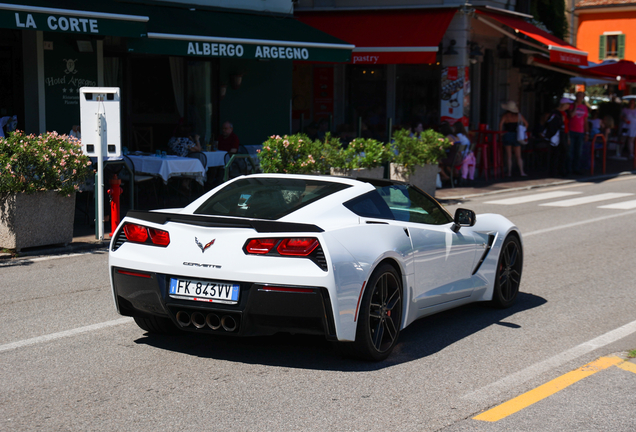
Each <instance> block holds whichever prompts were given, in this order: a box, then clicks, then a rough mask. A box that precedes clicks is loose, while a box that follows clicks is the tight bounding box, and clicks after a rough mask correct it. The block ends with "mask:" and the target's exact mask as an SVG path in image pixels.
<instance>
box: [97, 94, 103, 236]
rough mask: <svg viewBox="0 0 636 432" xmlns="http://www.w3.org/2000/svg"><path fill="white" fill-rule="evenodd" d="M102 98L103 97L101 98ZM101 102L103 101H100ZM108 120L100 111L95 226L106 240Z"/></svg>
mask: <svg viewBox="0 0 636 432" xmlns="http://www.w3.org/2000/svg"><path fill="white" fill-rule="evenodd" d="M100 98H101V97H100ZM100 100H101V99H100ZM105 122H106V118H105V117H104V114H103V113H102V112H101V106H100V109H99V110H98V111H97V132H98V134H99V144H98V147H99V148H98V149H97V183H96V184H95V187H96V188H97V194H96V195H95V196H96V199H97V214H96V215H95V225H99V227H98V228H97V239H98V240H100V241H101V240H104V152H103V150H104V148H106V130H105V128H104V126H105Z"/></svg>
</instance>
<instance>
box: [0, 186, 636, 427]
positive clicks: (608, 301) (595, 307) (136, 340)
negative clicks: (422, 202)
mask: <svg viewBox="0 0 636 432" xmlns="http://www.w3.org/2000/svg"><path fill="white" fill-rule="evenodd" d="M547 192H556V193H557V194H559V195H562V196H560V197H555V196H556V195H553V197H552V198H544V199H541V200H536V201H529V202H525V203H517V204H510V203H507V204H504V203H501V202H499V203H497V202H495V203H493V202H492V201H501V200H503V199H508V198H516V197H524V198H526V197H531V196H532V197H536V196H538V194H542V193H547ZM565 193H568V195H565ZM606 193H613V194H632V195H610V196H608V195H605V196H604V197H605V198H607V199H604V200H602V201H597V202H587V203H582V204H578V205H574V206H565V204H562V205H560V206H555V205H543V204H554V203H555V202H558V201H562V200H568V199H572V198H583V197H592V196H597V195H600V194H606ZM526 199H528V198H526ZM597 199H600V198H597ZM634 200H636V178H634V177H632V176H628V177H622V178H619V179H616V180H611V181H605V182H601V183H598V184H586V183H581V184H578V183H577V184H572V185H567V186H563V187H560V188H550V189H539V190H531V191H524V192H514V193H509V194H498V195H496V196H486V197H480V198H475V199H471V200H467V201H465V202H461V203H460V202H449V203H447V204H448V207H449V209H450V210H451V211H452V210H454V209H455V208H457V207H467V208H472V209H474V210H475V211H476V212H477V213H478V214H479V213H485V212H494V213H501V214H504V215H505V216H507V217H508V218H510V219H511V220H512V221H513V222H514V223H516V224H517V226H519V227H520V229H521V231H522V233H524V247H525V263H524V274H523V279H522V286H521V290H522V293H521V294H520V297H519V301H518V303H517V304H516V305H515V306H514V307H512V308H511V309H508V310H503V311H500V310H493V309H489V308H487V307H483V306H481V305H469V306H466V307H462V308H459V309H456V310H453V311H449V312H445V313H441V314H438V315H436V316H433V317H428V318H425V319H423V320H420V321H418V322H416V323H414V324H412V325H411V326H410V327H409V328H407V329H406V330H405V331H404V332H403V333H402V335H401V338H400V342H399V345H398V346H397V349H396V350H395V352H394V354H393V355H392V356H391V357H390V358H389V359H388V360H387V361H386V362H383V363H380V364H371V363H363V362H357V361H352V360H347V359H342V358H340V357H339V356H338V354H337V353H336V352H335V351H334V350H333V348H332V346H331V345H330V344H329V343H328V342H326V341H325V340H324V338H321V337H308V336H292V335H278V336H274V337H263V338H250V339H230V338H227V339H226V338H214V337H199V336H196V337H195V336H194V335H189V334H185V335H182V336H173V337H154V336H148V335H146V334H145V333H144V332H143V331H142V330H141V329H139V328H138V327H137V326H136V325H135V324H134V322H133V321H132V319H129V318H122V317H121V316H119V315H117V314H116V313H115V309H114V305H113V300H112V296H111V293H110V288H109V281H108V273H107V255H106V253H105V252H94V253H86V254H80V255H76V256H58V257H42V258H35V259H34V258H32V259H24V260H15V261H10V262H8V263H4V264H2V263H0V293H1V295H2V297H1V298H2V300H0V316H1V320H0V322H2V329H3V331H2V332H1V333H0V361H1V362H2V363H1V364H2V368H0V430H29V431H30V430H124V429H127V430H136V431H146V430H176V429H179V430H197V431H200V430H337V431H346V430H407V431H416V430H417V431H437V430H445V431H463V430H480V431H482V430H483V431H500V430H528V431H530V430H532V431H537V430H632V429H633V426H634V424H636V409H635V408H636V406H635V405H634V402H633V400H634V398H633V394H634V391H635V390H636V373H633V372H629V371H625V370H623V369H619V368H617V367H616V366H612V367H611V368H608V369H605V370H602V371H599V372H598V373H595V374H594V375H592V376H590V377H587V378H585V379H583V380H581V381H579V382H577V383H575V384H573V385H571V386H569V387H567V388H565V389H564V390H561V391H559V392H557V393H556V394H554V395H552V396H549V397H547V398H545V399H542V400H541V401H539V402H537V403H535V404H532V405H531V406H529V407H527V408H525V409H523V410H520V411H518V412H516V413H515V414H512V415H510V416H508V417H506V418H504V419H502V420H499V421H495V422H485V421H480V420H475V419H473V417H475V416H476V415H478V414H479V413H482V412H484V411H487V410H489V409H491V408H493V407H497V406H498V405H499V404H501V403H503V402H505V401H508V400H510V399H512V398H515V397H517V396H520V395H523V394H524V393H526V392H528V391H531V390H533V389H535V388H537V387H538V386H541V385H542V384H544V383H547V382H549V381H551V380H553V379H557V378H559V377H561V376H562V375H563V374H566V373H568V372H570V371H573V370H575V369H577V368H580V367H581V366H584V365H585V364H587V363H589V362H592V361H594V360H596V359H598V358H599V357H602V356H612V355H624V351H626V350H628V349H633V348H636V337H635V336H634V335H635V334H636V312H635V310H636V308H635V307H634V305H635V301H634V293H635V290H634V288H635V287H634V276H635V273H636V271H635V270H634V262H636V259H635V258H636V253H635V252H634V247H633V246H634V238H635V237H634V234H633V233H634V232H636V206H635V207H631V208H622V209H620V208H619V209H616V208H599V207H601V206H605V205H608V204H617V203H626V202H629V201H634ZM623 207H629V205H628V204H623Z"/></svg>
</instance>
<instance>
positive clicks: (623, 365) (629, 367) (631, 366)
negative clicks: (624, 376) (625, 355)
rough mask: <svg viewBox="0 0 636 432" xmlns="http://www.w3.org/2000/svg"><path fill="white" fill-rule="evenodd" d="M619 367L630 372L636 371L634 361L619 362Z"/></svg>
mask: <svg viewBox="0 0 636 432" xmlns="http://www.w3.org/2000/svg"><path fill="white" fill-rule="evenodd" d="M617 366H618V367H619V368H621V369H624V370H626V371H630V372H634V373H636V364H634V363H630V362H628V361H626V362H625V363H621V364H619V365H617Z"/></svg>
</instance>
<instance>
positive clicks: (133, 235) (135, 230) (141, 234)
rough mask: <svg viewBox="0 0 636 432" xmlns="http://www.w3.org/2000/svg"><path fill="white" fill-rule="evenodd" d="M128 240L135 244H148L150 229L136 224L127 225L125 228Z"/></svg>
mask: <svg viewBox="0 0 636 432" xmlns="http://www.w3.org/2000/svg"><path fill="white" fill-rule="evenodd" d="M124 233H125V234H126V238H127V239H128V240H129V241H131V242H135V243H146V240H148V229H147V228H146V227H145V226H141V225H136V224H126V225H125V226H124Z"/></svg>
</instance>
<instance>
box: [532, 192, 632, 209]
mask: <svg viewBox="0 0 636 432" xmlns="http://www.w3.org/2000/svg"><path fill="white" fill-rule="evenodd" d="M631 195H634V194H632V193H620V192H608V193H604V194H599V195H590V196H584V197H580V198H572V199H568V200H563V201H555V202H551V203H545V204H539V205H541V206H550V207H572V206H577V205H581V204H590V203H594V202H599V201H606V200H611V199H616V198H623V197H626V196H631Z"/></svg>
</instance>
